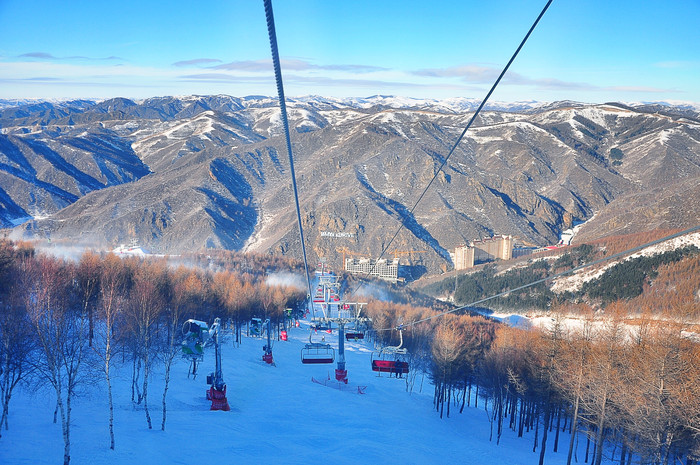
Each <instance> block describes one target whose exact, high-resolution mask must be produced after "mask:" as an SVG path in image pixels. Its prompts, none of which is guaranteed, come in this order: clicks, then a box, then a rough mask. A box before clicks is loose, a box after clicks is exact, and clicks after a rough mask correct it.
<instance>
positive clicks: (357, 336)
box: [345, 331, 365, 342]
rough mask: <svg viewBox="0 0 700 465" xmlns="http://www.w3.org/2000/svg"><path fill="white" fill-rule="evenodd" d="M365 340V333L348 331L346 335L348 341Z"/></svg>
mask: <svg viewBox="0 0 700 465" xmlns="http://www.w3.org/2000/svg"><path fill="white" fill-rule="evenodd" d="M364 338H365V333H364V332H362V331H348V332H346V333H345V340H346V341H356V342H357V341H359V340H361V339H364Z"/></svg>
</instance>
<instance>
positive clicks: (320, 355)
mask: <svg viewBox="0 0 700 465" xmlns="http://www.w3.org/2000/svg"><path fill="white" fill-rule="evenodd" d="M334 361H335V349H334V348H333V347H331V345H330V344H324V343H321V342H310V343H308V344H306V345H304V348H302V349H301V363H303V364H305V365H310V364H311V365H316V364H324V363H333V362H334Z"/></svg>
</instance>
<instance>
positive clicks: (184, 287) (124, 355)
mask: <svg viewBox="0 0 700 465" xmlns="http://www.w3.org/2000/svg"><path fill="white" fill-rule="evenodd" d="M591 253H593V249H591V248H590V247H580V248H578V249H572V250H571V251H570V253H569V255H568V258H564V257H565V256H562V257H559V258H558V259H556V260H554V261H552V264H550V265H547V266H548V267H551V269H552V270H556V269H559V267H563V266H569V265H570V264H571V263H573V264H575V263H577V262H578V261H581V260H584V259H587V258H588V257H589V255H590V254H591ZM659 257H663V255H660V256H659ZM189 260H190V261H191V262H201V263H202V264H205V268H206V270H204V269H202V268H198V267H192V268H185V267H182V266H180V267H177V268H175V267H171V266H167V265H166V262H165V260H163V259H155V260H154V259H139V258H134V257H125V258H120V257H117V256H115V255H113V254H108V255H97V254H94V253H91V252H88V253H85V254H84V255H83V256H82V257H81V258H80V260H79V261H78V262H71V261H64V260H62V259H57V258H53V257H49V256H45V255H42V254H39V253H37V252H35V250H34V249H33V248H32V247H31V245H29V244H26V243H13V242H10V241H6V240H3V241H0V361H1V362H2V366H1V368H0V370H1V371H0V373H1V375H0V387H1V392H2V406H3V408H2V412H3V413H2V419H1V420H0V424H4V426H5V427H10V428H12V427H13V422H11V421H9V418H10V417H9V416H8V413H9V412H11V411H12V403H11V400H12V394H13V392H17V390H23V389H28V388H30V386H37V385H44V386H52V389H53V391H54V394H55V396H56V398H57V404H56V406H57V410H56V415H57V421H60V422H61V423H62V425H63V434H64V436H63V439H64V442H65V447H66V452H65V453H66V454H67V455H69V454H70V446H71V435H70V431H71V426H72V421H71V402H72V401H74V400H75V396H76V395H77V392H78V386H79V385H80V384H81V383H83V382H84V380H85V379H89V378H92V379H94V378H95V376H98V377H99V379H103V380H106V381H105V382H106V383H107V386H108V389H107V392H108V393H110V392H111V378H110V377H111V376H112V375H111V374H110V373H112V371H111V370H112V368H113V365H114V364H115V363H116V358H117V356H118V358H119V360H120V362H119V363H120V364H121V365H124V364H125V363H127V364H131V366H132V367H133V370H131V386H132V398H131V402H132V404H133V406H134V408H138V409H139V410H143V411H144V413H145V416H146V419H147V425H148V428H159V427H160V428H163V429H164V428H165V424H166V421H167V418H168V416H167V412H168V403H167V402H168V398H167V389H168V382H169V381H168V380H169V379H170V378H169V376H170V375H169V373H170V367H171V365H172V364H173V361H174V359H175V357H176V356H177V354H179V351H180V337H181V336H180V328H181V324H182V322H183V321H184V320H186V319H188V318H198V319H202V320H204V321H212V319H213V318H214V317H220V318H222V319H223V320H224V321H226V322H227V327H228V328H230V332H231V334H232V338H233V342H234V343H235V342H236V341H240V340H241V339H240V338H241V334H242V331H244V330H245V328H246V327H247V323H248V321H249V320H250V318H251V317H253V316H256V317H264V318H270V319H271V320H272V321H273V324H274V328H275V334H279V333H278V331H280V330H281V329H282V328H284V327H285V326H286V325H287V324H289V323H292V321H291V320H289V319H288V315H287V314H286V313H285V312H284V311H283V310H284V309H285V308H287V307H292V308H296V307H298V306H299V305H300V304H302V303H303V301H304V299H305V297H306V290H305V289H303V286H302V287H301V288H300V287H298V286H288V285H286V284H284V283H283V282H282V281H284V280H281V281H276V282H274V280H271V277H273V276H277V275H280V274H282V275H288V276H293V274H292V273H279V272H283V271H289V272H291V271H293V270H295V269H298V263H294V262H288V261H285V260H280V259H276V258H273V257H265V256H250V257H246V256H242V255H236V254H222V255H220V256H209V257H207V256H201V257H190V258H189ZM569 260H571V263H570V262H569ZM662 262H663V263H662ZM541 263H549V262H548V261H537V262H536V264H537V266H535V267H532V268H529V271H528V269H522V270H520V271H519V272H517V273H516V272H513V274H508V273H505V274H503V275H496V274H494V273H493V272H492V271H489V270H483V271H481V272H479V273H480V274H479V276H480V278H479V279H483V281H482V282H484V283H490V284H488V286H491V287H487V288H486V289H483V288H482V290H481V291H480V292H490V291H493V290H494V289H498V288H502V287H503V286H508V285H511V280H517V279H520V280H525V279H529V278H532V277H537V276H540V275H541V273H543V272H544V271H545V269H544V268H543V267H542V265H541ZM285 267H286V269H285ZM699 267H700V254H698V253H697V251H696V250H691V249H688V250H687V251H683V252H679V253H678V254H676V255H669V256H668V257H667V258H666V259H663V260H661V259H660V261H659V262H658V263H656V264H655V265H654V267H652V268H653V269H654V270H655V272H654V275H655V277H654V279H653V282H652V285H651V286H649V285H648V284H647V285H646V286H645V288H644V289H643V292H642V294H640V295H639V296H637V297H635V298H633V299H629V300H627V301H625V300H617V301H610V302H607V304H606V306H605V314H604V316H602V317H601V315H600V314H596V313H595V312H594V311H593V309H592V307H591V306H590V305H588V304H586V303H556V302H554V301H552V302H553V303H552V306H551V309H550V313H549V315H550V317H551V322H550V324H548V325H547V326H545V327H542V328H535V329H516V328H511V327H509V326H506V325H504V324H500V323H498V322H496V321H494V320H491V319H486V318H484V317H481V316H468V315H452V314H444V313H441V310H443V309H440V311H439V310H436V308H434V307H420V306H416V304H415V303H413V304H412V305H409V304H397V303H392V302H386V301H379V300H372V301H370V302H369V303H368V305H367V307H366V314H367V316H368V317H370V318H371V319H372V327H373V329H372V330H371V331H368V332H367V334H366V338H367V340H374V341H375V343H376V344H377V345H378V346H386V345H393V346H396V345H397V344H398V343H399V341H400V340H401V339H402V340H403V346H404V347H405V348H407V349H408V354H407V355H406V358H405V361H406V362H407V363H408V364H409V365H410V367H411V370H410V372H409V374H408V375H407V376H406V377H405V385H406V390H407V391H409V392H412V391H413V390H414V389H423V388H424V386H423V378H424V376H427V378H428V379H429V380H430V381H431V382H432V387H431V389H434V397H433V406H434V408H435V414H436V415H438V416H439V417H440V418H445V417H449V416H451V415H452V416H453V415H457V414H458V413H461V412H463V411H464V408H465V406H470V405H471V404H472V402H473V403H474V404H475V405H474V406H475V407H482V408H484V409H485V411H486V413H487V418H488V421H486V420H484V422H483V425H482V427H483V428H486V429H489V430H490V433H491V437H492V440H493V442H494V447H495V446H496V445H498V443H499V441H500V439H501V437H502V434H503V431H504V429H507V428H510V429H511V430H513V431H515V432H517V435H518V436H523V435H525V434H526V433H528V432H534V444H531V443H529V442H526V441H523V442H522V443H521V444H520V447H522V448H524V449H528V450H533V449H534V450H537V451H538V453H539V454H540V463H544V462H545V457H546V456H547V454H550V453H551V452H549V451H557V450H560V451H568V454H569V458H570V460H571V457H572V455H571V454H572V453H573V451H574V449H575V441H585V442H586V447H585V457H581V456H580V455H579V456H578V461H579V462H581V461H582V460H584V461H585V462H587V463H592V464H596V465H598V464H601V463H602V462H603V460H605V461H612V460H614V461H616V462H619V463H627V464H631V463H645V464H646V463H680V462H682V463H686V464H694V463H696V462H697V460H698V459H700V428H699V427H698V425H700V383H698V380H699V379H700V344H698V342H697V338H694V337H693V336H692V335H694V334H698V333H699V332H700V330H699V328H698V327H697V325H693V324H690V323H687V322H684V321H680V320H678V321H676V322H670V321H659V318H658V316H659V311H662V312H663V311H666V309H668V311H669V312H678V311H679V307H678V306H679V305H680V306H681V307H682V308H683V309H684V311H686V312H687V314H688V315H689V316H691V315H694V316H695V317H697V314H696V313H693V312H696V311H697V308H698V305H697V301H696V300H693V299H694V298H695V297H692V298H690V299H688V297H687V293H691V294H692V293H697V289H698V288H699V287H698V286H699V285H700V283H698V282H697V280H698V279H699V278H698V276H700V273H698V272H697V271H698V268H699ZM227 268H228V269H227ZM261 269H267V274H263V273H260V270H261ZM679 276H689V279H682V280H680V279H679ZM474 282H479V281H478V279H477V278H474ZM499 286H500V287H499ZM648 288H651V289H653V291H649V290H648ZM672 293H677V294H678V295H679V297H678V299H676V300H674V299H669V298H667V296H668V295H670V294H672ZM535 294H537V290H535ZM538 298H539V297H538V296H537V295H536V296H535V297H532V298H531V299H532V301H533V302H536V301H537V299H538ZM427 301H428V300H426V302H427ZM660 302H664V303H663V304H660ZM633 311H634V320H631V319H630V318H629V315H630V313H631V312H633ZM570 315H577V316H578V318H579V319H578V321H579V323H578V324H576V325H572V324H571V323H570V321H569V322H567V324H564V322H565V320H564V318H563V316H570ZM154 367H158V372H159V373H163V372H164V373H165V390H164V391H163V392H159V393H155V394H154V393H153V392H151V391H152V389H153V388H149V380H150V379H151V378H152V376H153V375H152V373H153V372H155V370H154ZM419 380H420V381H419ZM160 381H162V380H160ZM161 384H162V383H161ZM110 398H111V394H110ZM154 398H158V401H154V400H153V399H154ZM154 402H157V403H158V404H159V405H160V404H161V403H162V405H160V407H159V408H158V409H157V410H156V408H155V407H154V406H153V405H154ZM151 410H154V411H159V412H162V417H160V418H157V419H156V418H152V417H151V415H150V413H149V412H151ZM110 431H111V423H110ZM565 431H568V432H570V433H571V436H570V437H571V441H569V443H568V444H561V443H560V440H559V436H560V433H561V432H565ZM530 437H531V436H530ZM113 438H114V436H112V440H114V439H113ZM112 444H114V443H112ZM0 445H1V443H0ZM75 447H80V445H75Z"/></svg>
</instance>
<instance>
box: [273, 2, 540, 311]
mask: <svg viewBox="0 0 700 465" xmlns="http://www.w3.org/2000/svg"><path fill="white" fill-rule="evenodd" d="M550 1H551V0H550ZM263 2H264V4H265V16H266V18H267V32H268V34H269V36H270V50H271V52H272V64H273V67H274V69H275V81H276V83H277V94H278V96H279V101H280V111H281V113H282V124H283V126H284V137H285V140H286V143H287V155H288V156H289V172H290V175H291V177H292V189H293V190H294V204H295V206H296V211H297V222H298V224H299V238H300V240H301V252H302V255H303V257H304V273H305V274H306V284H307V287H308V292H309V299H311V296H312V292H311V276H310V275H309V264H308V261H307V259H306V245H305V242H304V228H303V226H302V224H301V209H300V208H299V193H298V190H297V180H296V175H295V173H294V157H293V156H292V142H291V138H290V136H289V120H288V119H287V105H286V104H285V100H284V85H283V82H282V71H281V66H280V57H279V52H278V49H277V34H276V32H275V18H274V15H273V14H272V1H271V0H263ZM311 310H312V311H313V305H311ZM314 313H315V312H314Z"/></svg>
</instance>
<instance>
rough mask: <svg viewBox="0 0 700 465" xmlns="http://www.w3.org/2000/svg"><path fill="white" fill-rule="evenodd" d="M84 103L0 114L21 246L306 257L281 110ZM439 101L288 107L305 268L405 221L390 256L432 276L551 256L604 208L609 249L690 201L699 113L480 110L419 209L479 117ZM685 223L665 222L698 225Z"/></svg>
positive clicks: (256, 105)
mask: <svg viewBox="0 0 700 465" xmlns="http://www.w3.org/2000/svg"><path fill="white" fill-rule="evenodd" d="M79 102H82V103H77V104H74V105H73V106H71V104H70V103H69V102H68V103H61V104H56V107H54V108H52V105H54V104H51V103H45V104H43V105H40V106H38V107H34V106H32V105H28V106H20V107H12V108H2V107H0V126H1V127H2V133H1V134H0V221H1V222H2V224H3V225H4V226H5V227H12V226H15V232H14V233H15V234H19V233H22V234H27V235H28V236H30V237H35V238H36V237H39V238H42V237H43V238H53V239H59V238H61V239H62V238H65V239H73V240H79V239H81V238H82V239H87V238H89V239H91V241H94V242H95V243H96V244H101V245H102V246H103V247H107V248H109V247H111V246H114V245H115V244H118V243H124V242H128V241H130V240H136V241H138V242H140V243H142V244H143V245H144V246H146V247H147V248H149V249H151V250H153V251H156V252H160V253H179V252H183V251H191V250H199V249H204V248H210V247H223V248H229V249H236V250H256V251H272V252H279V253H294V254H299V255H300V244H299V239H298V230H297V228H296V219H295V217H296V215H295V214H294V212H293V202H292V201H291V198H292V197H291V190H290V189H291V181H290V180H289V174H288V173H289V167H288V160H287V156H286V148H285V145H284V138H283V136H282V128H281V120H280V118H279V109H278V107H277V106H276V105H277V100H276V99H274V98H269V97H242V98H241V97H230V96H222V95H217V96H187V97H181V98H176V97H154V98H150V99H144V100H142V101H140V102H136V101H132V100H128V99H111V100H106V101H101V102H90V101H87V100H85V101H82V100H81V101H79ZM85 102H88V103H85ZM431 102H432V103H431ZM435 102H436V101H433V100H429V99H405V98H398V97H388V96H374V97H369V98H367V99H330V98H322V97H317V96H306V97H302V98H297V99H290V100H289V102H288V107H289V118H290V124H291V127H292V130H293V136H292V143H293V150H294V156H295V168H296V172H297V178H298V179H297V181H298V185H299V192H300V199H301V203H302V223H303V225H304V228H305V233H306V236H307V239H308V241H309V245H307V247H308V249H309V250H310V254H311V256H312V259H316V258H320V257H332V259H333V260H335V261H336V262H337V263H335V266H339V267H342V264H341V263H340V262H339V257H340V255H341V254H340V252H338V250H340V249H348V250H352V251H353V252H355V253H364V254H366V255H371V256H375V257H376V256H377V255H379V253H380V252H381V250H382V249H384V248H385V247H386V245H387V244H388V240H389V238H390V237H391V235H392V234H393V233H394V232H395V231H396V230H397V229H398V227H399V224H403V225H404V226H406V228H405V229H404V230H403V231H402V232H401V233H400V234H399V235H398V236H397V238H396V241H395V243H394V244H392V245H391V250H389V252H391V251H393V250H430V252H428V253H425V254H423V255H422V256H420V257H416V258H413V257H412V258H411V259H410V263H411V264H412V265H414V266H415V267H417V268H418V269H424V270H429V271H431V272H435V271H439V270H446V269H449V268H450V267H451V263H450V259H449V254H448V252H449V250H451V249H454V247H455V246H457V245H461V244H462V243H465V242H468V241H469V240H472V239H476V238H479V237H484V236H488V235H492V234H511V235H513V236H515V237H516V239H517V240H518V241H519V242H520V243H523V244H530V245H546V244H548V243H553V242H556V241H557V240H558V235H559V233H560V232H561V231H562V230H564V229H567V228H569V227H571V226H572V225H573V223H574V222H582V221H586V220H589V219H590V218H591V217H593V215H594V214H595V213H599V214H598V215H596V218H594V219H593V221H591V222H589V223H587V225H586V227H585V228H584V229H583V230H582V232H581V234H582V235H581V237H589V238H591V237H600V234H602V233H603V232H604V231H606V230H609V231H620V230H621V229H620V227H619V225H614V224H612V223H611V222H610V219H609V218H608V216H606V214H605V211H606V209H608V208H610V209H611V211H612V209H613V208H616V209H618V210H619V211H620V212H621V213H620V214H624V213H626V212H630V213H631V214H630V215H628V217H627V223H628V225H627V227H628V228H639V227H643V226H644V222H647V223H649V224H651V223H654V224H656V223H659V221H656V220H651V221H650V220H649V218H646V220H644V218H645V215H646V216H647V217H648V216H650V215H651V216H654V215H656V213H655V212H657V213H658V212H662V211H665V212H673V211H675V210H678V205H675V204H677V203H678V202H679V199H684V202H683V203H684V204H685V205H695V204H697V203H698V197H699V196H700V193H699V192H698V191H697V189H693V186H697V185H700V182H698V180H700V160H699V156H698V153H700V123H698V121H700V117H698V113H697V112H694V111H693V110H692V109H689V108H687V107H679V108H674V107H668V106H649V105H641V106H640V107H639V108H636V107H633V106H630V105H626V104H615V103H606V104H600V105H589V104H582V103H576V102H555V103H551V104H544V105H543V104H540V103H536V102H535V103H532V104H531V105H530V103H527V102H525V103H522V102H521V103H517V104H515V105H512V106H511V108H517V109H518V111H503V110H498V111H497V110H496V109H495V108H497V107H492V108H494V109H487V110H485V111H484V112H482V114H480V116H479V118H478V119H477V121H475V124H474V126H473V127H472V128H471V129H470V131H469V132H468V133H467V134H466V136H465V138H464V140H463V141H462V143H461V144H460V146H459V147H458V148H457V150H455V152H454V154H453V156H452V157H451V158H450V160H449V161H448V163H447V164H446V165H445V167H444V169H443V170H442V171H441V172H440V173H438V174H437V177H436V180H435V183H434V185H433V186H432V187H431V189H430V190H428V192H427V193H426V195H425V197H424V198H423V199H422V201H421V203H420V204H419V205H418V207H417V208H416V209H415V211H413V212H411V210H412V208H413V205H414V204H415V201H416V199H417V198H418V195H419V193H420V192H422V190H423V189H424V188H425V186H426V185H427V183H428V182H429V181H430V179H432V178H433V176H435V173H436V172H437V169H438V168H439V166H440V165H441V164H442V163H443V161H444V157H445V156H446V154H447V152H448V151H449V148H450V147H451V146H452V145H453V144H454V141H456V139H457V137H458V135H459V133H461V131H462V130H463V128H464V126H465V125H466V122H467V121H468V119H469V118H471V115H472V114H473V113H471V112H470V111H467V110H464V108H466V107H468V106H469V105H471V104H473V103H474V101H471V100H469V99H453V100H452V101H448V102H439V103H435ZM460 105H461V106H460ZM525 106H529V108H524V107H525ZM459 108H462V110H460V111H457V110H456V109H459ZM662 110H663V111H662ZM51 186H53V187H51ZM654 189H657V192H658V193H659V194H663V195H657V196H654V195H649V194H648V193H649V192H650V191H653V190H654ZM679 189H684V191H680V190H679ZM683 192H685V195H684V194H683ZM645 193H647V194H646V195H645ZM688 193H689V195H688ZM624 199H628V201H625V200H624ZM629 202H635V203H634V204H633V205H630V204H629ZM681 210H683V209H681ZM683 211H684V212H685V213H681V214H667V215H666V216H667V218H666V220H664V221H662V222H661V223H662V224H663V225H664V226H668V227H683V226H686V225H694V224H695V223H697V222H699V221H700V218H698V217H697V213H695V214H694V212H693V210H692V209H691V208H686V209H684V210H683ZM695 211H698V210H695ZM634 212H636V215H635V213H634ZM28 217H33V219H31V220H30V221H28V222H25V223H24V224H22V225H21V226H16V224H17V223H18V222H22V221H24V220H25V219H26V218H28ZM640 220H643V221H640ZM324 232H342V233H347V234H344V235H342V237H340V238H339V237H337V236H330V235H328V234H326V235H324V234H322V233H324Z"/></svg>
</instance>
